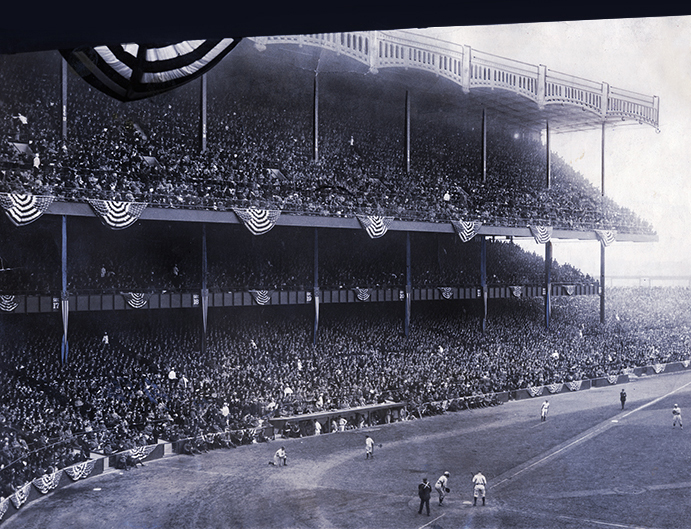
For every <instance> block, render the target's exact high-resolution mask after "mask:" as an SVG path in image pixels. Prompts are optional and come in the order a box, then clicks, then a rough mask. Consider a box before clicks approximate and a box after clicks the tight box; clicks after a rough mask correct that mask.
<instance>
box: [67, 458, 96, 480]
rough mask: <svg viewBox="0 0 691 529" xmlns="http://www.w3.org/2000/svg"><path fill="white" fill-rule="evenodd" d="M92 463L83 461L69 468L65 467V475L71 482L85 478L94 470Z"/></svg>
mask: <svg viewBox="0 0 691 529" xmlns="http://www.w3.org/2000/svg"><path fill="white" fill-rule="evenodd" d="M94 463H95V462H94V461H85V462H84V463H78V464H76V465H73V466H71V467H67V468H66V469H65V474H67V475H68V476H69V477H70V478H71V479H72V481H77V480H78V479H84V478H87V477H89V474H91V471H92V470H93V469H94Z"/></svg>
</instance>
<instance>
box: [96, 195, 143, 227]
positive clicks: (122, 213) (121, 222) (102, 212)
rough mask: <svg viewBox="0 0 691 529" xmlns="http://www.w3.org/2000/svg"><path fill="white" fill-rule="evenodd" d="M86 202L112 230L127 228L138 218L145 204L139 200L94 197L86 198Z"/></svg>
mask: <svg viewBox="0 0 691 529" xmlns="http://www.w3.org/2000/svg"><path fill="white" fill-rule="evenodd" d="M87 202H88V203H89V204H90V205H91V207H92V209H93V210H94V211H95V212H96V213H97V214H98V216H99V217H100V218H101V220H102V221H103V223H104V224H105V225H106V226H108V227H110V228H112V229H114V230H123V229H125V228H129V227H130V226H132V224H134V223H135V222H137V221H138V220H139V217H140V216H141V214H142V212H143V211H144V210H145V209H146V204H144V203H141V202H117V201H115V200H96V199H87Z"/></svg>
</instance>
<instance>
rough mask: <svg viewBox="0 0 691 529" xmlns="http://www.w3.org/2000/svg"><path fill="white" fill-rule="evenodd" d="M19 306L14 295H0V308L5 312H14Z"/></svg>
mask: <svg viewBox="0 0 691 529" xmlns="http://www.w3.org/2000/svg"><path fill="white" fill-rule="evenodd" d="M18 306H19V303H17V302H16V301H15V300H14V296H0V310H3V311H5V312H12V311H13V310H14V309H16V308H17V307H18Z"/></svg>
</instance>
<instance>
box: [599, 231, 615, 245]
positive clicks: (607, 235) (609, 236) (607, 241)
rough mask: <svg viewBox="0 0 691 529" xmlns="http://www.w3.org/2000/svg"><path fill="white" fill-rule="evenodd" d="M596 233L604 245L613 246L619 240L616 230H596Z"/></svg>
mask: <svg viewBox="0 0 691 529" xmlns="http://www.w3.org/2000/svg"><path fill="white" fill-rule="evenodd" d="M595 235H596V236H597V240H598V241H600V244H602V246H604V247H607V246H611V245H612V244H614V241H616V240H617V232H616V231H614V230H595Z"/></svg>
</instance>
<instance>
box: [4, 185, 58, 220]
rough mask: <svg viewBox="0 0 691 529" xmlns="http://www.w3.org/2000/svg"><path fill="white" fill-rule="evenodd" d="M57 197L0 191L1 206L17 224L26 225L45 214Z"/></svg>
mask: <svg viewBox="0 0 691 529" xmlns="http://www.w3.org/2000/svg"><path fill="white" fill-rule="evenodd" d="M54 200H55V197H50V196H36V195H22V194H18V193H0V206H2V208H3V209H4V210H5V214H6V215H7V217H8V218H9V219H10V220H11V221H12V223H13V224H14V225H15V226H26V225H27V224H31V223H32V222H33V221H35V220H36V219H38V218H39V217H40V216H41V215H43V214H44V213H45V212H46V210H47V209H48V208H49V207H50V205H51V204H52V203H53V201H54Z"/></svg>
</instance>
